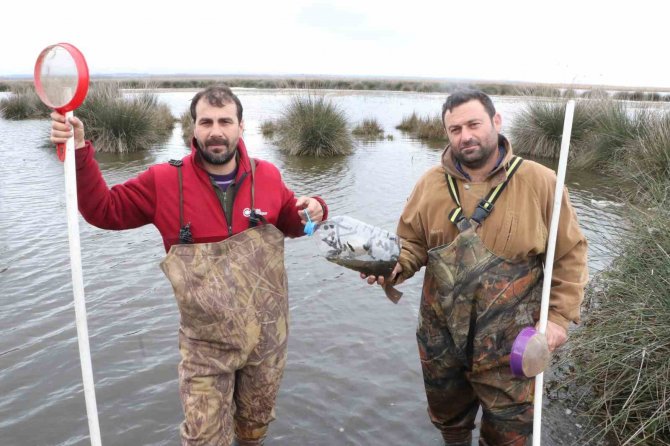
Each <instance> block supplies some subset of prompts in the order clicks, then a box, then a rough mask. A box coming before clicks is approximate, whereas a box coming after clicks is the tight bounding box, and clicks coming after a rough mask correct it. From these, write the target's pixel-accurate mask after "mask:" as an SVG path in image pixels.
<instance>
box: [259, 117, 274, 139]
mask: <svg viewBox="0 0 670 446" xmlns="http://www.w3.org/2000/svg"><path fill="white" fill-rule="evenodd" d="M260 130H261V134H262V135H263V136H265V137H266V138H272V136H274V134H275V132H276V131H277V123H275V122H274V121H263V122H261V126H260Z"/></svg>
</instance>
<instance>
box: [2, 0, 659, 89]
mask: <svg viewBox="0 0 670 446" xmlns="http://www.w3.org/2000/svg"><path fill="white" fill-rule="evenodd" d="M616 3H621V5H618V4H616ZM0 10H1V11H2V15H1V16H2V21H1V23H0V42H2V44H0V45H1V46H0V48H1V53H2V56H3V57H2V58H0V78H3V77H9V76H15V75H30V74H31V73H32V71H33V67H34V64H35V60H36V59H37V56H38V55H39V53H40V52H41V50H42V49H43V48H45V47H47V46H49V45H51V44H55V43H59V42H68V43H71V44H73V45H74V46H76V47H77V48H79V50H81V51H82V53H83V54H84V55H85V57H86V59H87V62H88V66H89V70H90V72H91V74H92V75H96V74H118V73H130V74H142V75H166V74H184V75H189V74H193V75H207V74H210V75H238V74H251V75H253V74H270V75H280V76H281V75H292V76H305V77H307V76H311V75H333V76H370V77H402V78H429V79H435V78H438V79H473V80H489V81H523V82H539V83H562V84H594V85H612V86H630V87H657V88H670V58H669V57H668V50H669V49H670V45H669V44H670V37H669V36H670V34H669V33H668V32H667V29H668V17H669V14H668V13H669V12H670V4H669V3H667V2H664V1H662V0H655V1H649V0H637V1H635V2H605V1H599V0H561V1H555V0H533V1H526V0H519V1H516V0H509V1H502V0H500V1H489V0H479V1H478V0H469V1H465V0H461V1H453V0H441V1H426V0H411V1H407V0H406V1H404V2H392V1H385V2H381V1H365V0H337V1H329V0H324V1H320V0H314V1H302V0H300V1H299V0H281V1H267V2H265V1H260V0H256V1H254V0H246V1H244V0H240V1H237V2H233V1H230V0H217V1H210V0H202V1H200V0H187V1H181V2H172V1H162V2H158V1H153V0H133V1H129V0H116V1H113V2H100V1H98V0H86V1H84V0H65V1H58V2H55V1H44V0H33V1H30V0H12V1H10V2H5V3H4V4H3V6H2V7H1V8H0Z"/></svg>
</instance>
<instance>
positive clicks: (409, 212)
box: [367, 90, 588, 446]
mask: <svg viewBox="0 0 670 446" xmlns="http://www.w3.org/2000/svg"><path fill="white" fill-rule="evenodd" d="M442 118H443V123H444V126H445V129H446V131H447V136H448V138H449V145H448V146H447V147H446V149H445V150H444V152H443V154H442V163H441V165H440V166H436V167H433V168H431V169H430V170H428V171H427V172H426V173H425V174H424V175H423V176H422V177H421V178H420V179H419V181H418V182H417V184H416V186H415V188H414V190H413V192H412V194H411V195H410V197H409V199H408V201H407V204H406V205H405V209H404V210H403V213H402V216H401V217H400V221H399V223H398V230H397V233H398V235H399V236H400V237H401V238H402V242H403V244H402V251H401V254H400V258H399V260H398V264H397V265H396V267H395V269H394V272H393V275H392V276H391V280H395V281H396V283H399V282H401V281H403V280H405V279H407V278H409V277H411V276H412V275H414V273H416V272H417V271H418V270H419V269H420V268H421V267H423V266H426V274H425V278H424V283H423V290H422V296H421V307H420V316H419V326H418V329H417V340H418V344H419V354H420V359H421V367H422V371H423V377H424V384H425V388H426V396H427V400H428V413H429V416H430V418H431V420H432V422H433V424H434V425H435V426H436V427H437V428H438V429H440V431H441V433H442V437H443V438H444V441H445V444H446V445H450V446H451V445H454V446H456V445H457V446H461V445H468V446H469V445H470V443H471V438H472V429H473V428H474V421H475V416H476V414H477V411H478V409H479V407H480V405H481V406H482V409H483V417H482V423H481V432H480V433H481V436H480V444H483V445H525V444H526V441H527V438H528V437H529V436H530V434H531V432H532V419H533V390H534V380H533V379H527V378H518V377H515V376H514V375H513V374H512V373H511V371H510V367H509V354H510V351H511V346H512V343H513V342H514V339H515V338H516V336H517V334H518V333H519V332H520V331H521V329H522V328H524V327H525V326H528V325H534V324H536V323H537V320H538V318H539V309H540V297H541V288H542V281H541V277H542V269H543V268H542V262H543V258H544V254H545V251H546V249H547V239H548V233H549V225H550V221H551V213H552V205H553V197H554V190H555V186H556V176H555V174H554V172H553V171H552V170H550V169H548V168H546V167H544V166H542V165H540V164H538V163H535V162H532V161H528V160H522V159H521V158H519V157H516V156H514V154H513V152H512V147H511V145H510V143H509V141H507V139H506V138H505V137H503V136H502V135H499V133H498V132H499V131H500V128H501V124H502V120H501V117H500V115H499V114H498V113H496V111H495V108H494V106H493V103H492V101H491V99H490V98H489V97H488V96H487V95H485V94H484V93H482V92H479V91H476V90H463V91H458V92H455V93H452V94H451V95H450V96H449V97H448V98H447V100H446V102H445V103H444V105H443V107H442ZM586 248H587V243H586V239H585V238H584V236H583V235H582V233H581V231H580V229H579V225H578V221H577V216H576V214H575V211H574V209H573V208H572V206H571V205H570V200H569V197H568V193H567V191H566V192H565V193H564V194H563V202H562V212H561V216H560V219H559V228H558V237H557V242H556V254H555V261H554V267H553V279H552V288H551V294H550V310H549V321H548V324H547V330H546V336H547V341H548V344H549V348H550V350H554V349H555V348H557V347H559V346H560V345H562V344H563V343H564V342H565V341H566V340H567V327H568V325H569V324H570V322H578V321H579V308H580V304H581V300H582V297H583V293H584V286H585V284H586V282H587V280H588V270H587V264H586ZM367 279H368V283H370V284H372V283H375V282H378V283H383V278H381V277H379V278H377V277H373V276H370V277H368V278H367Z"/></svg>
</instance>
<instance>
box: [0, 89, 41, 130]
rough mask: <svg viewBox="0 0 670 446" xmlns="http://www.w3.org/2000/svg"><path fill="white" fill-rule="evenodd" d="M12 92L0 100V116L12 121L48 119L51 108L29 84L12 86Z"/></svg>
mask: <svg viewBox="0 0 670 446" xmlns="http://www.w3.org/2000/svg"><path fill="white" fill-rule="evenodd" d="M11 91H12V94H11V95H9V96H8V97H6V98H3V99H2V100H0V116H2V118H3V119H7V120H11V121H20V120H23V119H46V118H48V117H49V114H50V113H51V109H50V108H49V107H47V106H46V105H44V103H43V102H42V101H41V100H40V98H39V96H37V93H35V89H34V88H33V87H32V85H29V84H26V85H24V84H18V85H15V86H12V88H11Z"/></svg>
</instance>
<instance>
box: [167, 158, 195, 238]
mask: <svg viewBox="0 0 670 446" xmlns="http://www.w3.org/2000/svg"><path fill="white" fill-rule="evenodd" d="M168 163H169V164H170V165H171V166H174V167H176V168H177V176H178V177H179V244H182V245H183V244H190V243H193V234H191V223H188V224H186V225H184V187H183V180H182V174H181V166H182V165H183V164H184V162H183V161H182V160H170V161H169V162H168Z"/></svg>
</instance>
